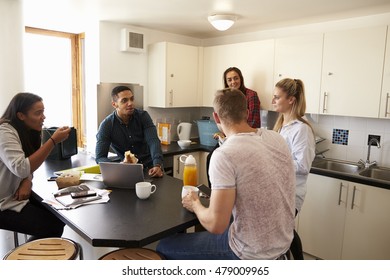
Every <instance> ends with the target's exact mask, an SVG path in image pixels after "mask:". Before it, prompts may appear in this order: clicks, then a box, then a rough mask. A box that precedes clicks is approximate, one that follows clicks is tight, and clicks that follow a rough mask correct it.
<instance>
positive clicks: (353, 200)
mask: <svg viewBox="0 0 390 280" xmlns="http://www.w3.org/2000/svg"><path fill="white" fill-rule="evenodd" d="M355 193H356V186H353V192H352V203H351V210H353V206H354V205H355Z"/></svg>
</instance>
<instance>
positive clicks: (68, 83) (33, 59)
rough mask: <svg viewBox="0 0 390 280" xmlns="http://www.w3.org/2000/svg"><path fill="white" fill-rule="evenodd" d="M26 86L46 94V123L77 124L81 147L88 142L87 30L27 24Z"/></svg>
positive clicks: (75, 125)
mask: <svg viewBox="0 0 390 280" xmlns="http://www.w3.org/2000/svg"><path fill="white" fill-rule="evenodd" d="M24 39H25V42H24V46H25V50H24V81H25V90H26V91H28V92H32V93H35V94H37V95H39V96H41V97H42V98H43V102H44V105H45V115H46V120H45V126H46V127H52V126H63V125H68V126H73V127H75V128H76V130H77V142H78V146H79V147H83V146H84V145H85V144H86V143H85V142H86V136H85V135H86V131H85V118H84V116H83V112H85V108H84V106H85V104H84V103H85V102H82V100H83V99H84V92H85V91H84V84H83V76H84V75H83V74H84V72H83V43H84V34H73V33H66V32H58V31H52V30H45V29H38V28H32V27H26V28H25V38H24Z"/></svg>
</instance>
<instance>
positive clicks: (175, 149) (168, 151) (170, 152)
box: [161, 139, 215, 157]
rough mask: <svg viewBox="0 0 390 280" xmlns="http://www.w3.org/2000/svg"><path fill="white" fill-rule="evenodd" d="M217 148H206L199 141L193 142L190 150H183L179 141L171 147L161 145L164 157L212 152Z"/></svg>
mask: <svg viewBox="0 0 390 280" xmlns="http://www.w3.org/2000/svg"><path fill="white" fill-rule="evenodd" d="M214 147H215V146H205V145H201V144H199V140H198V139H196V140H192V143H191V145H190V146H189V147H188V148H185V149H182V148H180V146H179V145H178V144H177V141H171V144H169V145H161V150H162V152H163V156H164V157H166V156H174V155H179V154H185V153H192V152H199V151H200V152H211V151H212V150H214Z"/></svg>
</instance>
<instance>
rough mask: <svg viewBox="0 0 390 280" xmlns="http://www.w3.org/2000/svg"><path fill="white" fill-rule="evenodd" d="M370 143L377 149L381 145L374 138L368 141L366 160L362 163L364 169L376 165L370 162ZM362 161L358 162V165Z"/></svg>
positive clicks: (374, 162)
mask: <svg viewBox="0 0 390 280" xmlns="http://www.w3.org/2000/svg"><path fill="white" fill-rule="evenodd" d="M372 143H375V144H376V146H377V147H378V149H379V148H380V147H381V144H380V143H379V141H378V139H376V138H371V139H370V141H368V150H367V160H366V162H365V163H364V165H365V167H366V168H368V167H370V166H372V165H375V164H376V161H375V160H374V161H373V162H370V154H371V144H372ZM362 161H363V160H360V161H359V163H360V162H362Z"/></svg>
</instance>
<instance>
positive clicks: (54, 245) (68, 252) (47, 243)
mask: <svg viewBox="0 0 390 280" xmlns="http://www.w3.org/2000/svg"><path fill="white" fill-rule="evenodd" d="M77 256H78V257H79V259H80V260H82V259H83V252H82V248H81V246H80V245H79V244H78V243H76V242H74V241H72V240H70V239H67V238H42V239H37V240H33V241H30V242H27V243H24V244H22V245H20V246H19V247H16V248H15V249H12V250H11V251H9V252H8V253H7V254H6V255H5V256H4V258H3V260H75V259H76V258H77Z"/></svg>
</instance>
